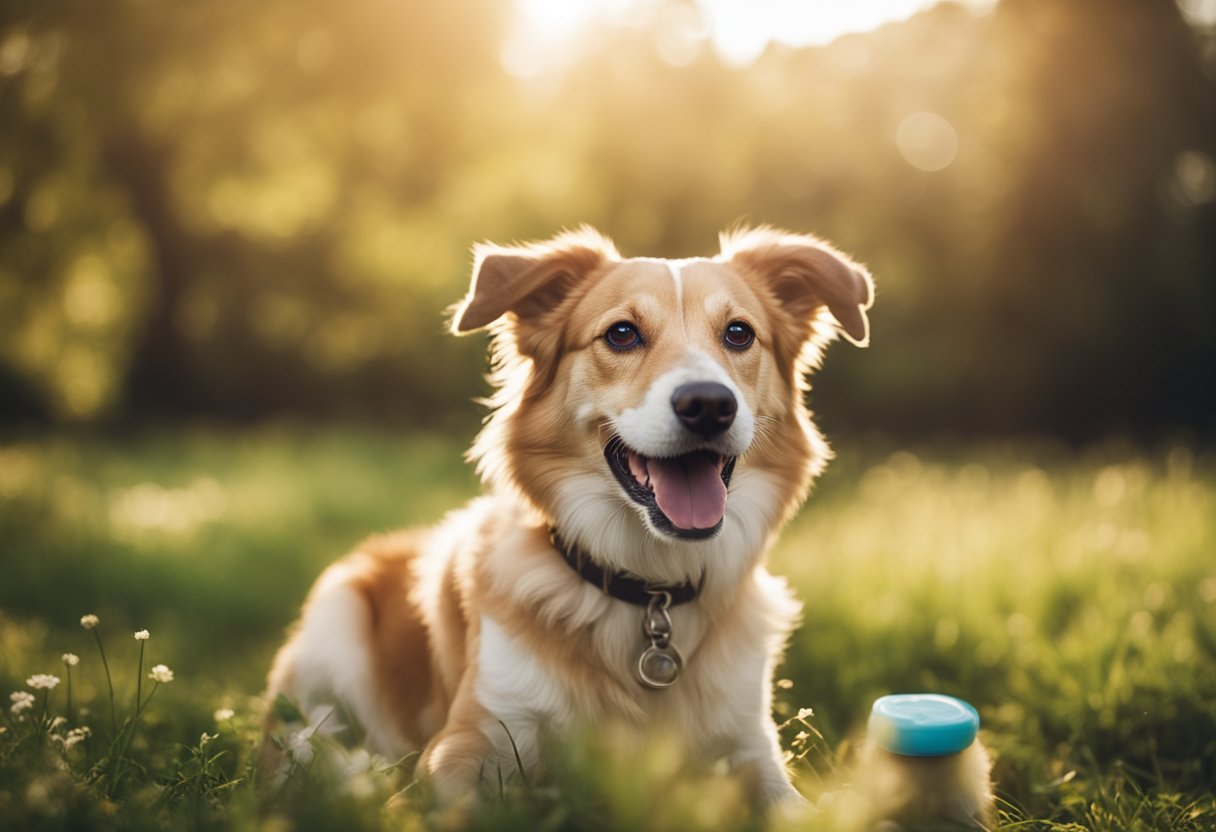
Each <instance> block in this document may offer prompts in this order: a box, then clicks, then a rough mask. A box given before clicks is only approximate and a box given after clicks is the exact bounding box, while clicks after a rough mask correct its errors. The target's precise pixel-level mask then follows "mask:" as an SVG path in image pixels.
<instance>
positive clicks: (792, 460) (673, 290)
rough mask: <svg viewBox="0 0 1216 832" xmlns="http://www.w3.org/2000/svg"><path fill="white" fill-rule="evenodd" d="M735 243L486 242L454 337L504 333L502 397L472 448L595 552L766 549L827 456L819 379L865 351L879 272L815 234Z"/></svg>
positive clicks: (498, 371)
mask: <svg viewBox="0 0 1216 832" xmlns="http://www.w3.org/2000/svg"><path fill="white" fill-rule="evenodd" d="M721 242H722V247H721V252H720V253H719V254H718V255H717V256H716V257H713V258H704V259H691V260H657V259H647V258H629V259H624V258H621V257H620V255H619V254H618V253H617V251H616V249H615V248H614V247H613V245H612V243H611V242H609V241H608V240H607V239H605V238H604V237H602V236H600V235H599V234H597V233H596V232H594V231H593V230H591V229H587V228H584V229H580V230H579V231H576V232H571V233H566V234H562V235H559V236H557V237H555V238H554V239H552V240H549V241H547V242H543V243H537V244H532V245H525V246H516V247H501V246H492V245H483V246H479V247H478V248H477V249H476V264H475V266H474V270H473V282H472V286H471V288H470V290H469V294H468V295H467V297H466V298H465V299H464V300H463V301H462V302H461V303H460V304H459V305H458V306H457V307H456V310H455V314H454V316H453V329H454V330H455V331H456V332H458V333H464V332H469V331H472V330H476V329H482V328H488V329H490V331H491V332H492V333H493V336H494V346H493V359H494V376H493V381H494V383H495V385H496V386H497V388H498V389H497V393H496V394H495V397H494V398H493V399H492V404H493V406H494V408H495V409H494V412H493V414H492V415H491V417H490V419H489V421H488V422H487V425H486V428H485V430H484V431H483V432H482V434H481V436H480V437H479V439H478V442H477V444H476V445H475V446H474V449H473V456H474V457H475V458H476V459H478V460H479V470H480V471H481V472H482V475H483V476H484V477H486V478H487V479H488V480H490V481H492V482H493V483H495V484H496V485H498V486H500V487H502V486H506V487H509V488H512V489H515V490H517V491H518V492H520V493H521V494H522V495H524V496H525V497H526V498H527V500H528V501H529V502H530V503H531V505H532V506H534V507H535V508H536V509H537V510H538V511H539V513H540V514H541V515H542V516H543V517H544V518H545V519H546V520H547V521H548V522H550V523H553V524H555V525H557V527H558V528H559V529H560V530H561V531H562V533H563V535H565V536H567V537H568V538H569V539H572V540H573V541H575V542H578V543H579V544H580V545H582V546H583V547H585V548H587V549H588V550H589V551H591V552H593V553H599V552H601V550H602V549H603V546H601V545H597V544H599V543H601V542H603V541H615V542H616V545H620V546H633V547H635V548H637V547H640V548H642V549H645V550H647V551H652V552H653V551H654V550H655V547H656V545H658V546H662V545H666V544H670V545H672V546H676V547H677V548H685V547H684V546H683V544H685V543H687V542H689V541H697V540H706V539H712V538H719V537H730V538H732V539H736V538H740V536H742V538H743V539H738V540H736V541H735V542H738V543H741V544H745V545H750V546H751V548H752V549H753V550H755V551H758V550H759V548H760V547H761V545H762V544H763V543H764V541H765V540H766V539H767V537H768V536H769V535H771V534H772V533H773V532H775V531H776V528H777V527H778V526H779V525H780V524H781V522H782V521H783V520H784V519H785V518H786V517H787V516H788V514H789V513H790V512H791V510H792V509H793V508H795V507H796V506H797V504H798V503H799V502H800V501H801V499H802V498H803V496H805V493H806V490H807V487H808V485H809V483H810V479H811V477H812V476H813V475H814V474H815V473H817V472H818V470H819V469H820V468H821V467H822V465H823V463H824V461H825V460H826V458H827V449H826V446H825V445H824V443H823V441H822V439H821V438H820V436H819V434H818V432H817V431H816V430H815V428H814V426H813V425H812V424H811V422H810V419H809V416H808V414H807V411H806V407H805V404H804V392H805V384H804V379H805V376H806V373H807V372H808V371H809V370H810V369H811V368H813V367H814V366H816V365H817V364H818V361H819V359H820V355H821V352H822V349H823V347H824V346H825V345H826V344H827V343H828V342H829V341H830V340H831V339H832V338H833V337H835V335H836V334H837V333H838V332H839V333H840V334H842V335H843V336H844V337H845V338H847V339H848V340H850V341H852V342H853V343H855V344H858V345H862V346H864V345H865V344H866V343H867V341H868V338H869V324H868V321H867V318H866V309H868V308H869V306H870V303H871V300H872V298H873V288H872V284H871V281H870V277H869V274H868V273H867V272H866V271H865V269H864V268H862V267H861V266H859V265H858V264H856V263H854V262H852V261H850V260H849V259H848V258H847V257H845V256H844V255H842V254H840V253H839V252H838V251H836V250H835V249H833V248H832V247H831V246H829V245H828V244H827V243H825V242H823V241H821V240H818V239H815V238H813V237H808V236H801V235H793V234H787V233H784V232H779V231H776V230H773V229H769V228H760V229H752V230H740V231H734V232H729V233H727V234H724V235H723V237H722V241H721ZM732 527H734V528H732ZM607 557H608V559H610V560H611V559H613V557H612V555H611V554H609V555H608V556H607ZM621 565H625V566H627V565H629V564H624V563H623V564H621ZM633 565H634V566H635V567H636V564H633ZM642 574H649V573H642Z"/></svg>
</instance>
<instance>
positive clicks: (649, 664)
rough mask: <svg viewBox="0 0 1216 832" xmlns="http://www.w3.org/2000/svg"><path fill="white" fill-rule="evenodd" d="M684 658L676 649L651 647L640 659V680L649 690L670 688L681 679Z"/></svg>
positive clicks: (669, 646)
mask: <svg viewBox="0 0 1216 832" xmlns="http://www.w3.org/2000/svg"><path fill="white" fill-rule="evenodd" d="M683 669H684V657H683V656H681V655H680V651H679V650H677V649H676V648H675V647H672V646H671V645H668V646H666V647H655V646H654V645H651V646H650V647H647V648H646V650H645V651H644V652H643V653H642V656H641V658H639V659H638V680H639V681H641V683H642V684H643V685H645V686H646V687H648V688H655V689H661V688H669V687H671V686H672V685H674V684H675V683H676V680H677V679H679V678H680V671H681V670H683Z"/></svg>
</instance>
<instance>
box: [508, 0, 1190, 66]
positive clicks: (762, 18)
mask: <svg viewBox="0 0 1216 832" xmlns="http://www.w3.org/2000/svg"><path fill="white" fill-rule="evenodd" d="M1212 1H1213V0H1191V2H1192V3H1207V2H1212ZM937 2H939V0H835V1H833V0H696V6H697V7H698V8H699V10H700V12H701V16H700V17H699V18H698V17H697V15H696V14H695V13H693V12H691V11H689V12H688V13H687V14H688V16H689V17H690V18H691V20H690V21H688V25H687V26H686V27H685V31H687V32H688V37H687V38H686V39H685V40H684V42H683V43H681V42H680V41H679V39H676V41H673V42H671V43H668V44H666V45H664V44H660V49H664V48H665V50H666V53H667V54H665V55H664V57H666V58H668V59H669V60H671V62H672V63H677V64H678V63H680V62H681V61H682V59H683V58H685V57H688V58H689V59H691V57H690V56H692V55H693V54H694V52H695V49H696V48H699V46H700V44H702V43H704V41H705V40H706V39H708V40H709V42H710V43H712V44H713V48H714V49H715V50H716V51H717V52H718V53H719V54H720V55H721V56H722V57H723V58H724V59H725V60H727V61H728V62H730V63H733V64H737V65H745V64H748V63H750V62H751V61H753V60H755V59H756V58H757V57H758V56H759V55H760V54H761V53H762V52H763V51H764V49H765V47H766V46H768V44H769V43H770V42H774V41H775V42H779V43H784V44H788V45H791V46H806V45H811V44H816V45H821V44H826V43H830V42H831V41H833V40H835V39H836V38H838V37H840V36H841V35H844V34H848V33H851V32H865V31H869V30H871V29H875V28H877V27H879V26H881V25H882V24H884V23H888V22H891V21H895V20H903V19H906V18H908V17H911V16H912V15H914V14H916V13H917V12H918V11H920V10H922V9H925V8H928V7H930V6H933V5H935V4H936V3H937ZM963 4H964V5H966V6H968V7H971V8H972V9H974V10H975V11H976V12H985V11H988V10H989V9H991V8H992V6H994V5H995V4H996V0H963ZM646 6H647V4H646V3H645V2H644V0H516V14H517V17H516V23H515V30H514V33H513V34H512V36H511V38H510V39H509V40H508V42H507V43H506V44H505V45H504V48H503V64H504V65H505V66H506V68H507V69H508V71H510V72H512V73H513V74H515V75H519V76H524V77H526V76H530V75H538V74H540V73H542V72H544V71H545V70H546V69H548V68H550V67H552V66H555V65H560V64H561V63H562V62H563V60H564V58H565V57H568V54H569V50H570V47H571V44H572V43H574V42H576V41H577V40H578V38H579V36H580V35H582V34H585V33H586V32H587V31H588V30H589V29H590V28H591V27H592V26H593V25H594V24H595V23H596V22H597V21H599V20H603V19H608V20H613V21H615V22H617V23H622V22H626V23H627V22H628V21H629V19H630V17H631V16H632V17H637V16H639V15H644V14H646V13H647V11H646ZM669 11H672V10H669ZM677 13H678V10H677ZM669 28H670V27H669ZM676 28H677V31H678V30H679V27H676Z"/></svg>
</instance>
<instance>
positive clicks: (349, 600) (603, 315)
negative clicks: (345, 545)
mask: <svg viewBox="0 0 1216 832" xmlns="http://www.w3.org/2000/svg"><path fill="white" fill-rule="evenodd" d="M721 242H722V246H721V252H720V253H719V254H718V255H717V256H715V257H712V258H703V259H692V260H683V261H666V260H656V259H623V258H622V257H621V256H620V255H619V254H618V253H617V251H616V249H615V248H614V247H613V245H612V243H611V242H609V241H608V240H607V239H605V238H604V237H602V236H600V235H599V234H598V233H596V232H594V231H593V230H591V229H586V228H584V229H580V230H578V231H576V232H570V233H565V234H562V235H559V236H557V237H555V238H554V239H552V240H549V241H547V242H543V243H536V244H531V245H524V246H516V247H499V246H490V245H483V246H480V247H478V248H477V250H476V263H475V266H474V271H473V282H472V286H471V288H470V290H469V293H468V295H467V297H466V298H465V299H464V301H463V302H461V303H460V304H459V305H458V307H457V308H456V310H455V314H454V318H453V329H454V330H455V331H456V332H457V333H465V332H470V331H473V330H478V329H488V330H489V331H490V333H491V334H492V343H493V368H494V369H493V375H492V381H493V384H494V386H495V388H496V392H495V394H494V396H493V398H492V400H491V406H492V414H491V416H490V417H489V419H488V420H487V422H486V425H485V427H484V429H483V430H482V432H481V434H480V435H479V437H478V439H477V441H476V443H475V445H474V446H473V449H472V452H471V457H472V459H474V460H476V462H477V466H478V471H479V472H480V474H481V476H482V478H483V479H484V481H485V482H486V484H487V486H488V487H489V489H488V490H489V492H490V496H485V497H482V498H479V499H477V500H474V501H473V502H472V503H470V504H469V505H468V506H466V507H465V508H463V509H460V510H458V511H456V512H454V513H452V514H451V515H449V516H448V517H447V518H446V519H445V520H443V522H441V523H440V524H439V525H438V526H436V527H434V528H431V529H428V530H423V531H417V532H404V533H397V534H391V535H387V536H383V537H378V538H373V539H372V540H369V541H367V542H366V543H364V544H363V545H362V546H361V547H359V548H358V550H357V551H355V552H354V553H353V554H351V555H350V556H348V557H347V558H345V559H344V560H342V561H340V562H338V563H336V564H335V565H333V566H332V567H330V568H329V569H328V570H327V571H326V572H325V573H324V574H323V575H322V576H321V577H320V579H319V580H318V581H317V584H316V586H315V587H314V588H313V590H312V593H311V594H310V596H309V599H308V601H307V603H306V605H305V607H304V612H303V615H302V617H301V619H300V622H299V624H298V626H297V628H296V629H295V631H294V633H293V634H292V636H291V638H290V639H289V641H288V642H287V644H286V645H285V646H284V647H283V648H282V650H281V651H280V652H279V655H278V657H277V658H276V660H275V662H274V667H273V669H272V671H271V673H270V683H269V691H270V695H271V696H272V697H274V696H276V695H278V694H280V693H282V694H286V695H287V696H288V697H290V698H292V699H293V700H295V701H296V702H297V704H298V705H299V707H300V708H301V711H302V713H303V714H305V715H306V717H307V718H309V719H311V720H313V721H314V722H320V721H325V722H326V725H327V730H331V731H334V730H338V729H340V728H348V729H351V730H353V731H354V732H355V733H356V735H357V736H358V737H360V738H361V741H362V742H363V744H364V745H365V746H367V747H368V748H369V749H370V750H372V751H376V752H380V753H382V754H384V755H386V756H388V757H390V758H396V757H399V756H401V755H404V754H406V753H409V752H410V751H421V752H422V757H421V761H420V763H419V771H420V772H421V773H422V774H423V776H425V777H426V778H428V779H429V780H430V781H431V782H432V783H433V784H434V786H435V787H436V789H437V790H438V792H439V793H440V794H441V795H443V796H448V797H457V796H460V795H462V794H467V793H470V792H471V791H473V790H474V789H475V787H476V785H477V782H478V779H479V778H480V777H482V776H483V775H485V776H489V775H487V774H486V773H487V772H496V771H502V770H504V769H506V770H509V769H513V768H515V766H516V760H517V756H516V755H517V754H518V759H519V760H521V761H522V763H523V765H524V767H525V768H528V769H530V768H531V767H534V766H539V765H542V764H543V760H544V745H545V737H546V736H548V735H550V734H559V735H560V734H561V733H562V732H564V731H568V730H574V729H576V728H577V727H578V726H579V725H582V724H591V723H602V722H605V721H612V722H614V723H617V724H621V725H625V726H629V728H630V729H631V730H634V731H636V732H637V734H638V736H641V735H642V734H643V733H644V732H645V731H646V730H647V727H648V726H653V725H659V724H661V725H663V726H665V727H666V728H669V729H674V730H675V732H676V733H678V735H679V736H681V737H683V738H684V741H685V742H686V743H687V746H688V751H689V753H690V754H692V755H694V756H695V757H696V758H698V759H707V758H712V759H725V760H726V761H727V763H728V764H729V765H730V766H731V767H732V768H733V769H735V770H739V771H740V772H741V776H743V777H744V778H745V782H746V783H747V784H749V786H750V788H751V789H752V790H753V792H754V794H755V796H756V797H757V799H759V800H760V801H761V802H765V803H769V802H773V801H777V800H781V799H785V798H791V799H797V792H796V791H795V790H794V789H793V787H792V786H791V784H790V781H789V777H788V775H787V773H786V771H785V767H784V765H783V762H782V757H781V751H780V748H779V746H778V741H777V735H776V730H775V727H774V725H773V722H772V718H771V716H770V701H771V691H770V688H771V679H772V673H773V668H774V666H775V664H776V663H777V662H778V660H779V659H780V655H781V651H782V649H783V645H784V643H785V641H786V638H787V636H788V635H789V633H790V631H791V629H792V627H793V626H794V623H795V621H796V619H797V618H798V615H799V610H800V608H799V605H798V603H797V602H796V601H795V600H794V599H793V597H792V596H791V594H790V591H789V589H788V588H787V586H786V584H785V582H784V581H783V580H781V579H779V578H776V577H774V576H772V575H771V574H769V573H768V572H767V571H766V570H765V568H764V566H763V556H764V553H765V551H766V550H767V549H768V547H769V546H770V545H771V544H772V542H773V540H774V538H775V537H776V535H777V533H778V531H779V530H780V528H781V527H782V525H783V524H784V523H785V522H786V521H787V520H788V519H789V518H790V516H791V515H792V514H793V512H794V511H795V510H796V509H797V507H798V506H799V504H800V503H801V502H802V500H803V499H804V497H805V496H806V494H807V491H808V489H809V487H810V484H811V480H812V479H813V478H814V476H815V475H816V474H818V473H819V471H820V470H821V469H822V467H823V466H824V464H825V462H826V460H827V459H828V456H829V452H828V449H827V447H826V445H825V443H824V441H823V438H822V437H821V436H820V434H819V432H818V430H817V429H816V428H815V426H814V425H813V424H812V422H811V420H810V417H809V414H808V412H807V409H806V407H805V404H804V398H805V392H806V383H805V378H806V375H807V374H808V372H809V371H810V370H811V369H813V368H814V367H816V366H817V365H818V363H819V360H820V357H821V353H822V350H823V348H824V347H825V345H826V344H827V343H828V342H829V341H830V340H831V339H832V338H834V337H835V336H836V335H837V334H838V333H839V334H842V335H843V336H844V337H845V338H847V339H848V340H849V341H852V342H853V343H855V344H858V345H865V344H866V343H867V341H868V337H869V324H868V320H867V317H866V310H867V309H868V308H869V306H870V304H871V300H872V297H873V288H872V284H871V280H870V276H869V274H868V273H867V272H866V270H865V269H864V268H863V267H862V266H860V265H858V264H857V263H855V262H852V261H851V260H849V259H848V258H847V257H845V256H844V255H842V254H841V253H840V252H838V251H836V250H835V249H833V248H832V247H831V246H829V245H828V244H827V243H825V242H823V241H822V240H819V239H816V238H813V237H809V236H799V235H792V234H787V233H784V232H779V231H776V230H773V229H767V228H761V229H752V230H739V231H735V232H730V233H727V234H724V235H723V237H722V241H721ZM620 324H628V325H629V326H627V327H624V328H618V325H620ZM738 324H743V325H744V328H743V329H738V328H737V326H736V328H735V329H734V330H732V333H731V338H733V340H734V341H735V343H733V344H732V343H728V339H727V337H726V333H727V329H728V327H731V326H732V325H738ZM614 328H618V330H617V331H616V333H615V335H613V332H612V331H613V330H614ZM749 329H750V330H751V331H753V332H754V341H752V342H751V343H749V344H746V345H745V346H742V347H741V346H740V344H741V343H743V342H745V341H746V340H747V335H748V330H749ZM634 335H636V336H637V339H636V341H635V342H634V341H633V340H632V339H633V337H634ZM695 383H709V384H712V385H715V387H714V389H715V390H721V389H723V388H725V389H726V390H728V391H729V395H730V397H731V398H733V400H734V401H735V402H736V405H737V407H736V410H735V412H734V413H733V419H731V420H730V423H729V426H728V427H727V428H725V429H724V430H721V431H712V432H707V431H702V432H700V433H698V432H697V431H695V430H692V429H690V428H689V426H688V424H686V421H687V420H683V421H682V419H681V418H680V416H679V414H677V413H676V412H674V409H673V397H674V396H675V391H676V390H677V388H681V386H682V385H687V384H695ZM614 437H615V438H617V439H619V441H620V442H621V443H623V448H624V450H621V451H619V454H620V455H619V457H618V462H619V463H620V464H619V465H618V466H617V467H618V470H616V471H614V470H612V468H613V466H612V465H610V464H609V463H610V457H611V456H612V454H613V451H612V450H611V449H609V443H610V440H613V438H614ZM618 447H620V446H618ZM673 458H679V459H682V460H685V461H686V463H687V465H686V468H685V469H684V470H685V473H684V474H677V475H676V479H677V480H679V481H678V482H676V484H675V485H674V486H672V485H670V484H668V485H662V484H660V483H658V482H657V479H658V478H659V477H660V475H661V474H663V472H664V471H667V472H668V473H670V469H671V466H670V464H668V462H667V461H669V460H671V459H673ZM728 463H730V464H728ZM621 466H627V472H626V473H622V472H621V470H619V469H620V467H621ZM664 466H667V467H666V468H665V467H664ZM689 466H691V467H689ZM705 466H714V468H713V470H714V471H716V472H717V474H716V475H717V476H721V478H722V479H723V480H724V481H725V480H729V483H728V484H729V489H728V491H727V490H724V489H722V486H721V485H718V484H716V483H715V482H714V481H713V480H714V478H713V477H706V475H705V470H706V468H705ZM732 468H733V472H732V470H731V469H732ZM693 469H695V470H693ZM688 471H693V473H688ZM630 475H632V476H633V477H634V479H635V480H636V482H635V483H634V484H633V485H635V486H636V488H632V489H631V487H630V483H628V482H627V481H626V478H627V477H629V476H630ZM652 476H653V478H654V479H655V480H656V482H650V478H651V477H652ZM681 476H686V477H687V480H686V481H684V480H680V479H679V478H680V477H681ZM725 484H726V483H725V482H724V483H723V485H725ZM683 486H686V487H687V489H688V491H690V492H692V494H691V496H688V497H684V496H681V495H682V494H684V492H682V491H681V492H680V494H676V493H675V492H677V491H680V488H681V487H683ZM656 489H657V491H656ZM631 490H632V491H633V492H634V493H631ZM639 495H641V496H639ZM647 495H649V496H647ZM677 498H679V499H677ZM719 499H725V507H724V509H723V507H722V506H721V505H720V504H719V503H718V502H717V500H719ZM681 500H683V501H682V502H681ZM689 500H691V503H690V502H689ZM677 503H678V505H677ZM715 521H716V522H715ZM554 529H555V530H557V532H558V533H560V535H561V536H562V538H563V539H564V540H566V541H568V542H569V543H571V544H573V545H575V546H577V547H578V548H579V549H580V550H581V551H582V552H584V553H586V554H587V556H588V557H590V558H591V559H592V560H593V561H594V562H595V563H596V564H598V565H600V566H602V567H604V568H606V569H609V570H613V571H617V572H625V573H629V574H631V575H633V576H638V577H640V578H643V579H645V580H646V581H649V582H652V583H655V584H675V583H680V582H685V581H688V582H692V583H694V584H698V585H699V586H700V593H699V595H698V596H697V598H696V599H695V601H693V602H692V603H688V604H684V605H681V606H678V607H673V609H672V611H671V617H672V619H673V622H674V638H673V643H674V644H675V646H676V647H677V648H678V649H679V650H680V651H681V653H682V654H683V656H684V657H685V660H686V666H685V668H684V672H683V675H682V676H681V678H680V679H679V680H678V681H677V682H676V683H675V684H674V685H673V686H672V687H670V688H668V689H665V690H652V689H649V688H647V687H644V686H643V685H641V684H640V683H639V682H638V680H637V678H636V675H635V669H636V666H637V661H638V656H639V654H640V653H641V651H642V649H643V648H644V647H645V645H646V640H645V638H644V636H643V634H642V631H641V618H642V611H641V609H640V608H639V607H636V606H633V605H631V604H628V603H625V602H623V601H619V600H616V599H614V598H612V597H610V596H609V595H607V594H605V593H604V592H603V591H602V590H601V589H600V588H598V587H596V586H593V585H592V584H590V583H588V582H587V581H585V580H584V579H583V578H582V577H580V576H579V575H578V574H577V573H576V572H575V571H573V570H572V569H571V568H570V566H568V565H567V564H566V563H565V562H564V561H563V559H562V557H561V555H560V554H559V552H558V551H557V550H556V549H555V548H554V545H553V544H552V543H551V539H550V534H551V530H554ZM335 704H337V705H338V706H339V707H340V710H339V711H338V712H336V713H340V714H341V717H340V718H339V717H338V716H337V715H336V714H335V712H334V706H335ZM500 723H501V724H500ZM502 725H505V726H506V728H507V729H508V731H509V734H508V732H507V731H503V730H502Z"/></svg>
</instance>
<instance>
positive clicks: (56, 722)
mask: <svg viewBox="0 0 1216 832" xmlns="http://www.w3.org/2000/svg"><path fill="white" fill-rule="evenodd" d="M67 724H68V718H67V717H66V716H57V717H55V718H54V719H52V720H51V730H52V731H58V730H59V729H60V728H62V727H63V726H64V725H67Z"/></svg>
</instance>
